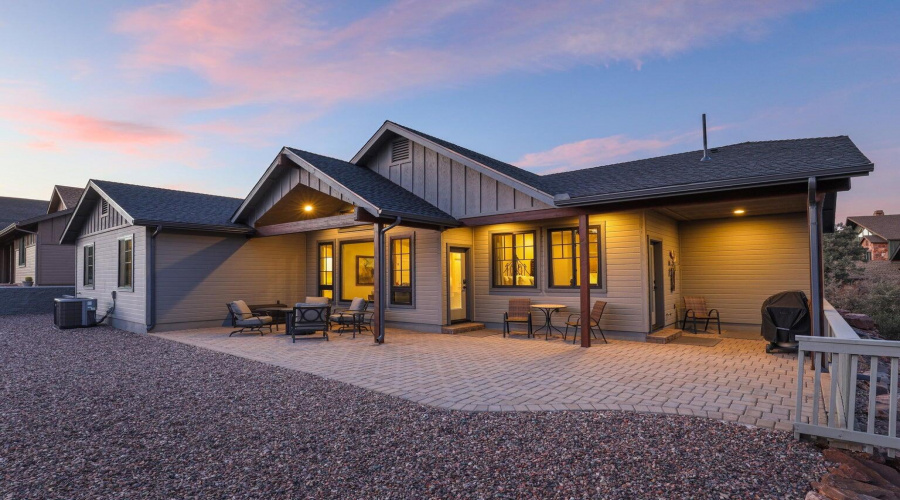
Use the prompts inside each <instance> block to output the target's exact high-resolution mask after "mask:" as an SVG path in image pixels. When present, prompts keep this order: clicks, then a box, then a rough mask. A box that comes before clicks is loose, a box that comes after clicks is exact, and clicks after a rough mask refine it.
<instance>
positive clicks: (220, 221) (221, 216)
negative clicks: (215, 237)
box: [91, 180, 247, 229]
mask: <svg viewBox="0 0 900 500" xmlns="http://www.w3.org/2000/svg"><path fill="white" fill-rule="evenodd" d="M91 182H93V183H94V184H95V185H96V186H97V187H98V188H100V189H101V190H103V192H104V193H106V194H107V195H108V196H109V197H110V198H111V199H112V200H113V201H115V203H116V204H117V205H119V206H120V207H122V209H123V210H125V212H126V213H128V215H130V216H131V217H133V218H134V220H135V222H136V223H149V222H153V223H163V224H165V223H170V224H185V225H194V226H218V227H223V228H235V229H242V228H247V226H245V225H243V224H236V223H234V222H231V214H232V213H234V211H235V210H236V209H237V207H238V206H240V204H241V202H243V200H242V199H241V198H229V197H226V196H215V195H211V194H202V193H191V192H187V191H176V190H174V189H163V188H156V187H148V186H137V185H134V184H123V183H119V182H110V181H97V180H92V181H91Z"/></svg>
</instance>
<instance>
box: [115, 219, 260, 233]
mask: <svg viewBox="0 0 900 500" xmlns="http://www.w3.org/2000/svg"><path fill="white" fill-rule="evenodd" d="M132 224H134V225H135V226H149V227H153V226H158V227H160V226H163V225H165V227H166V229H184V230H192V231H208V232H214V233H229V234H253V233H254V232H255V230H254V229H253V228H252V227H249V226H245V227H235V226H221V225H216V224H191V223H187V222H168V221H159V220H144V219H135V220H134V222H133V223H132Z"/></svg>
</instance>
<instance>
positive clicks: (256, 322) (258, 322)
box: [235, 316, 272, 326]
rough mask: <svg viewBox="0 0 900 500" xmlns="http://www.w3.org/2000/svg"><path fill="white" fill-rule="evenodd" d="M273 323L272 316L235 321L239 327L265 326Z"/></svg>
mask: <svg viewBox="0 0 900 500" xmlns="http://www.w3.org/2000/svg"><path fill="white" fill-rule="evenodd" d="M271 322H272V317H271V316H257V317H255V318H247V319H239V320H237V321H235V325H237V326H263V325H268V324H269V323H271Z"/></svg>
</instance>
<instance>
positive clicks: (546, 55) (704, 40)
mask: <svg viewBox="0 0 900 500" xmlns="http://www.w3.org/2000/svg"><path fill="white" fill-rule="evenodd" d="M807 7H808V2H803V1H800V0H782V1H774V0H766V1H751V0H745V1H703V2H698V1H690V0H643V1H635V2H604V3H595V2H574V3H567V4H563V5H560V4H558V3H557V2H551V1H543V2H542V1H538V2H530V3H525V4H515V5H511V4H508V3H495V2H489V1H486V0H469V1H465V2H442V3H436V2H427V1H416V0H398V1H395V2H393V3H391V4H389V5H387V6H385V7H382V8H379V9H376V10H374V11H372V12H369V13H367V14H365V15H363V16H361V17H360V18H358V19H355V20H351V21H350V22H346V23H336V22H329V21H326V20H325V16H324V15H323V12H322V10H321V9H322V7H319V6H313V5H310V4H305V3H294V2H288V1H287V0H245V1H239V0H224V1H213V0H193V1H190V2H187V3H184V4H157V5H151V6H147V7H141V8H138V9H135V10H132V11H128V12H125V13H123V14H122V15H121V16H120V17H119V18H118V20H117V22H116V23H115V29H116V31H118V32H119V33H122V34H124V35H127V36H129V37H130V38H132V39H133V40H134V41H135V44H136V45H135V47H134V49H133V50H132V51H130V53H129V54H127V56H126V58H125V59H124V61H125V63H124V64H125V65H126V66H127V67H129V68H131V69H133V70H135V71H137V72H138V73H139V74H140V73H145V72H149V73H156V72H162V71H176V70H187V71H190V72H193V73H195V74H196V75H198V76H200V77H201V78H203V79H204V80H205V81H207V82H209V83H210V84H211V85H212V92H211V93H210V94H209V95H207V96H205V97H203V98H201V99H187V98H183V101H181V102H180V103H179V104H181V105H188V106H191V107H192V108H194V109H196V108H227V107H233V106H240V105H246V104H259V103H280V102H293V103H303V104H307V105H309V106H311V107H321V106H327V105H329V104H332V103H335V102H340V101H346V100H359V99H372V98H375V97H378V96H382V95H385V94H397V95H399V94H400V93H401V92H403V91H407V90H410V89H418V88H424V87H433V86H449V85H456V84H459V83H460V82H466V81H468V80H471V79H475V78H479V77H484V76H489V75H493V74H499V73H504V72H510V71H545V70H559V69H565V68H568V67H572V66H575V65H580V64H608V63H612V62H616V61H628V62H630V63H632V64H635V65H636V66H640V64H642V63H643V62H644V61H645V60H646V59H652V58H656V57H668V56H671V55H674V54H677V53H681V52H684V51H687V50H690V49H692V48H695V47H698V46H702V45H706V44H709V43H712V42H714V41H715V40H718V39H721V38H723V37H726V36H731V35H735V34H738V35H741V36H758V35H759V33H760V32H761V31H763V28H764V26H765V25H766V23H767V22H768V21H771V20H773V19H777V18H780V17H783V16H785V15H788V14H790V13H793V12H796V11H798V10H802V9H804V8H807ZM176 102H177V100H175V101H173V104H175V103H176Z"/></svg>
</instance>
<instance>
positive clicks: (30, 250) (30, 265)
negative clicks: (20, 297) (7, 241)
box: [13, 238, 37, 283]
mask: <svg viewBox="0 0 900 500" xmlns="http://www.w3.org/2000/svg"><path fill="white" fill-rule="evenodd" d="M21 239H22V238H16V239H15V241H13V248H14V249H15V250H14V254H13V266H14V267H15V272H16V279H15V283H21V282H22V281H24V280H25V278H26V277H28V276H31V278H32V279H35V280H36V279H37V277H36V276H35V275H34V269H35V266H34V263H35V256H36V255H37V246H36V245H27V246H26V247H25V265H24V266H19V240H21Z"/></svg>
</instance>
